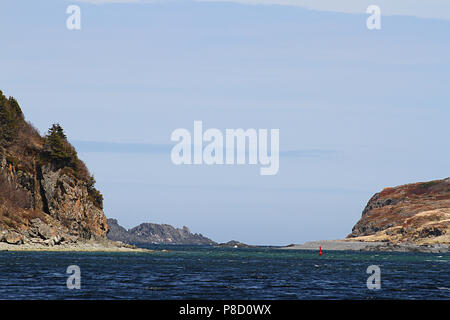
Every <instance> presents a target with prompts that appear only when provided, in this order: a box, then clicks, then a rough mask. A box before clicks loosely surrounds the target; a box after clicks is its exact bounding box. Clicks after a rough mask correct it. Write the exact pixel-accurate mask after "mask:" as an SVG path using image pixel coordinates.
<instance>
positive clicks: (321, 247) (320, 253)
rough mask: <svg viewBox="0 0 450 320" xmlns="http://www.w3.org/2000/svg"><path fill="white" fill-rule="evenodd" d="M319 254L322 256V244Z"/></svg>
mask: <svg viewBox="0 0 450 320" xmlns="http://www.w3.org/2000/svg"><path fill="white" fill-rule="evenodd" d="M319 256H322V246H320V247H319Z"/></svg>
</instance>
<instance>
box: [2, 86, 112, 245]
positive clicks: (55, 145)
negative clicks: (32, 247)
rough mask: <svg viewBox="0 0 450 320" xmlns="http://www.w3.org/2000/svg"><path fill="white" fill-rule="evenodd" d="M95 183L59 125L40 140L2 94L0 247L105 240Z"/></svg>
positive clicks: (100, 200)
mask: <svg viewBox="0 0 450 320" xmlns="http://www.w3.org/2000/svg"><path fill="white" fill-rule="evenodd" d="M94 184H95V180H94V178H93V176H92V175H91V174H90V173H89V171H88V169H87V168H86V166H85V164H84V163H83V162H82V161H81V160H80V159H79V158H78V156H77V153H76V151H75V149H74V148H73V146H72V145H71V144H70V143H69V142H68V140H67V138H66V135H65V133H64V131H63V129H62V127H61V126H60V125H58V124H54V125H53V126H52V127H51V128H50V129H49V131H48V133H47V134H46V135H45V136H41V135H40V134H39V132H38V131H37V130H36V129H35V128H34V127H33V126H32V125H31V124H30V123H28V122H26V121H25V118H24V115H23V113H22V110H21V108H20V106H19V104H18V103H17V101H16V100H15V99H14V98H12V97H10V98H6V97H5V96H4V95H3V93H2V92H1V91H0V242H5V243H7V244H33V243H35V244H39V245H48V246H53V245H58V244H62V243H76V242H77V241H80V240H99V241H100V240H106V233H107V231H108V223H107V219H106V216H105V214H104V213H103V210H102V208H103V197H102V195H101V193H100V192H99V191H98V190H97V189H96V188H95V187H94Z"/></svg>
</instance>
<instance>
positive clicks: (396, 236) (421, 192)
mask: <svg viewBox="0 0 450 320" xmlns="http://www.w3.org/2000/svg"><path fill="white" fill-rule="evenodd" d="M347 238H348V239H351V240H360V241H383V242H391V243H416V244H430V245H431V244H449V243H450V178H447V179H444V180H435V181H430V182H419V183H413V184H407V185H402V186H399V187H395V188H386V189H384V190H383V191H381V192H379V193H377V194H375V195H374V196H373V197H372V198H371V199H370V201H369V202H368V203H367V206H366V207H365V209H364V211H363V213H362V217H361V219H360V220H359V221H358V222H357V223H356V225H355V226H354V227H353V229H352V233H351V234H350V235H348V236H347Z"/></svg>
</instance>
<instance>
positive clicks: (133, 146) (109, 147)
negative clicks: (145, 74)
mask: <svg viewBox="0 0 450 320" xmlns="http://www.w3.org/2000/svg"><path fill="white" fill-rule="evenodd" d="M72 143H73V145H74V146H75V148H76V150H77V151H79V152H94V153H141V154H167V155H170V152H171V150H172V148H173V146H174V145H172V144H150V143H149V144H147V143H117V142H104V141H72ZM248 152H249V151H248V148H247V149H246V153H248ZM337 154H338V151H336V150H330V149H294V150H281V151H280V156H281V157H283V158H324V157H326V158H329V157H333V156H336V155H337Z"/></svg>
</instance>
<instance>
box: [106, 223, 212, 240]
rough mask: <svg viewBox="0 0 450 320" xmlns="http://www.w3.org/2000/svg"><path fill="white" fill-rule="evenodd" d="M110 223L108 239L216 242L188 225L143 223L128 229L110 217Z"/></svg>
mask: <svg viewBox="0 0 450 320" xmlns="http://www.w3.org/2000/svg"><path fill="white" fill-rule="evenodd" d="M108 225H109V227H110V231H109V233H108V235H107V236H108V239H110V240H114V241H122V242H125V243H153V244H206V245H213V244H215V242H214V241H212V240H211V239H208V238H206V237H204V236H203V235H201V234H197V233H194V234H193V233H191V232H190V231H189V228H187V227H183V228H182V229H177V228H174V227H172V226H171V225H168V224H155V223H142V224H140V225H139V226H137V227H134V228H132V229H130V230H126V229H125V228H123V227H122V226H120V225H119V224H118V222H117V220H116V219H108Z"/></svg>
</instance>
